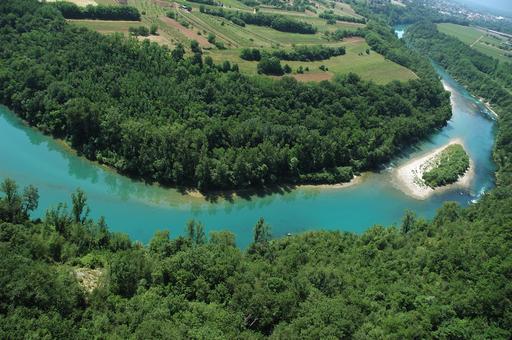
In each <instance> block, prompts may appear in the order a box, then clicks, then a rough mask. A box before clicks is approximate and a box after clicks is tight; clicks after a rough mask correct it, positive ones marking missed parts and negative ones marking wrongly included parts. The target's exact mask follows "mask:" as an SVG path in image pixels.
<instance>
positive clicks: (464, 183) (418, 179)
mask: <svg viewBox="0 0 512 340" xmlns="http://www.w3.org/2000/svg"><path fill="white" fill-rule="evenodd" d="M452 144H460V145H462V146H464V144H463V143H462V140H460V139H454V140H451V141H450V142H449V143H448V144H446V145H444V146H442V147H439V148H437V149H434V150H432V151H430V152H429V153H427V154H426V155H423V156H420V157H417V158H414V159H412V160H410V161H409V162H407V163H405V164H404V165H402V166H400V167H398V168H397V169H395V170H394V173H393V177H394V181H395V184H396V185H397V187H398V188H399V189H400V190H402V191H403V192H404V193H405V194H407V195H409V196H411V197H414V198H416V199H421V200H424V199H427V198H429V197H430V196H432V195H433V194H435V193H438V192H442V191H445V190H448V189H453V188H455V187H460V188H468V187H469V186H470V185H471V182H472V181H473V178H474V175H475V173H474V166H473V162H472V161H471V160H470V165H469V169H468V170H467V171H466V173H465V174H464V175H463V176H462V177H460V178H459V180H458V181H457V182H455V183H453V184H450V185H445V186H443V187H440V188H436V189H432V188H430V187H429V186H427V185H426V184H425V182H424V181H423V179H422V177H423V173H424V172H426V171H428V170H430V168H431V163H432V161H433V160H434V159H435V158H436V157H437V156H438V155H439V154H440V153H441V152H442V151H443V150H444V149H446V148H447V147H448V146H450V145H452Z"/></svg>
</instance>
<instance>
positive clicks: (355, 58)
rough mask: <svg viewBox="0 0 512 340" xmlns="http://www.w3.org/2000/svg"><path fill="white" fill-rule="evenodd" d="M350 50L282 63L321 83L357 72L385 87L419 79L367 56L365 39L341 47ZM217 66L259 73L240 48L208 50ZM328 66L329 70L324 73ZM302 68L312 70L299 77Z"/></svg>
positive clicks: (374, 55)
mask: <svg viewBox="0 0 512 340" xmlns="http://www.w3.org/2000/svg"><path fill="white" fill-rule="evenodd" d="M338 45H341V46H345V47H346V51H347V54H345V55H342V56H338V57H334V58H330V59H328V60H321V61H311V62H304V61H282V62H281V63H282V65H285V64H288V65H289V66H290V67H291V68H292V70H293V73H292V76H294V77H295V78H297V79H298V80H301V81H310V80H311V81H320V80H328V79H331V78H332V77H333V76H334V75H335V74H346V73H349V72H354V73H356V74H358V75H359V76H360V77H361V78H362V79H366V80H373V81H375V82H376V83H378V84H385V83H388V82H390V81H392V80H400V81H407V80H410V79H415V78H417V77H416V75H415V74H414V73H413V72H412V71H411V70H409V69H407V68H405V67H403V66H400V65H398V64H395V63H394V62H392V61H389V60H386V59H384V57H383V56H382V55H380V54H378V53H375V52H373V51H370V54H366V50H367V49H368V45H367V44H366V42H365V41H364V39H350V40H349V41H346V42H344V43H341V44H338ZM206 53H207V55H210V56H211V57H212V59H213V60H214V61H215V62H216V63H221V62H223V61H224V60H228V61H229V62H230V63H236V64H238V65H239V67H240V70H241V71H242V72H245V73H249V74H257V64H258V63H257V62H255V61H245V60H242V59H240V57H239V54H240V50H239V49H230V50H224V51H217V50H212V51H207V52H206ZM322 65H324V66H325V67H326V68H327V69H328V71H322V70H320V66H322ZM300 66H302V68H303V69H306V68H308V69H309V71H305V72H304V74H297V69H298V68H299V67H300Z"/></svg>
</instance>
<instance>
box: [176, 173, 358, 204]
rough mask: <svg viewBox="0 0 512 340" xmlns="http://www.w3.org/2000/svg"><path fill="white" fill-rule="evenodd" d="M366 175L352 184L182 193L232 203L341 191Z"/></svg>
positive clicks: (302, 185)
mask: <svg viewBox="0 0 512 340" xmlns="http://www.w3.org/2000/svg"><path fill="white" fill-rule="evenodd" d="M363 177H364V175H359V176H354V177H353V178H352V179H351V180H350V182H344V183H336V184H282V185H275V186H269V187H264V188H245V189H239V190H216V191H208V192H202V191H200V190H197V189H186V190H184V191H182V194H183V195H186V196H189V197H191V198H194V199H202V200H205V201H217V200H218V199H225V200H228V201H232V200H234V199H237V198H241V199H248V198H250V197H252V196H263V195H269V194H275V193H281V194H284V193H287V192H291V191H293V190H307V191H321V190H341V189H345V188H348V187H351V186H355V185H357V184H360V183H362V182H363Z"/></svg>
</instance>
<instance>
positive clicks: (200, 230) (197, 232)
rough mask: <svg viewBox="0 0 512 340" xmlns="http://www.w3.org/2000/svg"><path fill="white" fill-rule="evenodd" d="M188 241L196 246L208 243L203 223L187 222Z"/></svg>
mask: <svg viewBox="0 0 512 340" xmlns="http://www.w3.org/2000/svg"><path fill="white" fill-rule="evenodd" d="M186 229H187V236H188V239H189V240H190V241H191V242H192V243H193V244H195V245H200V244H205V243H206V234H205V231H204V226H203V224H202V223H199V222H196V221H195V220H190V221H188V222H187V228H186Z"/></svg>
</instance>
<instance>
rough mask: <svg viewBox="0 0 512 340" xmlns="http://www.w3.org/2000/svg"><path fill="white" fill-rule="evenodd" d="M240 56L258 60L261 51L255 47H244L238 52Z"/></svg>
mask: <svg viewBox="0 0 512 340" xmlns="http://www.w3.org/2000/svg"><path fill="white" fill-rule="evenodd" d="M240 58H242V59H244V60H248V61H260V60H261V53H260V50H258V49H257V48H252V49H251V48H244V49H243V50H242V51H241V52H240Z"/></svg>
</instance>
